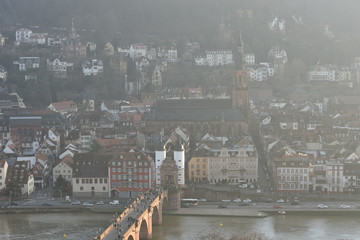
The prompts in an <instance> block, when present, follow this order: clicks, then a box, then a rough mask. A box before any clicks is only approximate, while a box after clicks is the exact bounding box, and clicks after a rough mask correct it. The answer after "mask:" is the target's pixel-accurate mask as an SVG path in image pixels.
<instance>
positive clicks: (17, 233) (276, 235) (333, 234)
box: [0, 213, 360, 240]
mask: <svg viewBox="0 0 360 240" xmlns="http://www.w3.org/2000/svg"><path fill="white" fill-rule="evenodd" d="M111 217H112V215H109V214H90V213H59V214H50V213H49V214H11V215H10V214H7V215H6V214H3V215H0V239H2V240H10V239H11V240H18V239H26V240H35V239H36V240H54V239H58V240H60V239H64V234H66V239H73V240H85V239H86V240H88V239H93V238H94V236H96V234H97V232H102V231H103V230H104V229H105V228H106V227H107V226H108V225H109V224H110V220H111ZM220 225H222V226H220ZM359 225H360V219H359V218H358V217H354V216H350V217H344V216H318V217H314V216H304V215H300V216H294V215H275V216H271V217H267V218H234V217H194V216H168V215H165V216H163V224H162V225H160V226H154V228H153V239H155V240H178V239H179V240H180V239H181V240H183V239H187V240H192V239H194V240H195V239H199V236H200V235H199V234H204V233H217V234H219V235H221V236H229V237H230V236H232V235H239V234H245V233H247V232H252V231H257V232H262V233H264V234H265V235H266V236H267V237H269V238H272V239H276V240H277V239H282V240H287V239H291V240H300V239H301V240H303V239H307V240H350V239H351V240H354V239H355V240H356V239H360V228H359Z"/></svg>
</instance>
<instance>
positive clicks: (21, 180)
mask: <svg viewBox="0 0 360 240" xmlns="http://www.w3.org/2000/svg"><path fill="white" fill-rule="evenodd" d="M29 169H30V162H27V161H21V162H15V164H14V165H13V166H10V167H9V168H8V172H7V176H6V184H10V183H11V182H13V183H14V184H18V185H19V187H20V192H19V193H14V194H21V195H25V196H28V195H29V194H31V193H32V192H34V190H35V187H34V177H33V175H32V173H31V172H30V170H29Z"/></svg>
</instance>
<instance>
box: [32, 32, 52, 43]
mask: <svg viewBox="0 0 360 240" xmlns="http://www.w3.org/2000/svg"><path fill="white" fill-rule="evenodd" d="M47 35H48V34H47V33H32V34H31V36H30V41H29V42H30V43H32V44H38V45H44V44H46V39H47Z"/></svg>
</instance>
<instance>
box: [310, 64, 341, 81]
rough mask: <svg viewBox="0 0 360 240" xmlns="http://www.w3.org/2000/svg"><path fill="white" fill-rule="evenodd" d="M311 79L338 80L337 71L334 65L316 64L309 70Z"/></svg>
mask: <svg viewBox="0 0 360 240" xmlns="http://www.w3.org/2000/svg"><path fill="white" fill-rule="evenodd" d="M309 81H328V82H335V81H336V71H335V68H334V67H332V66H319V65H317V66H315V67H313V69H312V70H311V71H310V72H309Z"/></svg>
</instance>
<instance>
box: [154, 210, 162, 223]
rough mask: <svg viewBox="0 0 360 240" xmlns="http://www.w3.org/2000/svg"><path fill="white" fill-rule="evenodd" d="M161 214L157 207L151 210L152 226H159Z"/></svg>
mask: <svg viewBox="0 0 360 240" xmlns="http://www.w3.org/2000/svg"><path fill="white" fill-rule="evenodd" d="M161 220H162V219H161V214H160V211H159V208H158V207H157V206H155V207H154V208H153V213H152V225H160V224H161V223H162V221H161Z"/></svg>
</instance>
